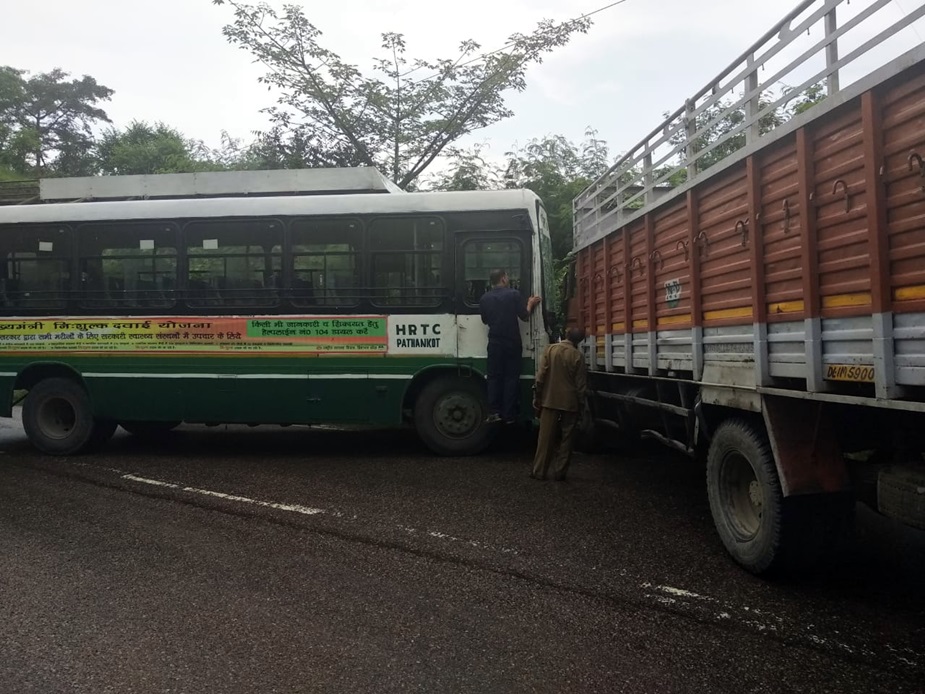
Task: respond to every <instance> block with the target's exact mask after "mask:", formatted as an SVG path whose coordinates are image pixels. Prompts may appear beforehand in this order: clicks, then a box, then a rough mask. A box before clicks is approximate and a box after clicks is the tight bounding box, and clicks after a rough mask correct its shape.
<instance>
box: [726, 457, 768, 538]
mask: <svg viewBox="0 0 925 694" xmlns="http://www.w3.org/2000/svg"><path fill="white" fill-rule="evenodd" d="M721 484H722V490H723V501H724V502H725V503H724V505H725V514H726V517H727V518H728V519H729V524H730V526H731V527H732V531H733V534H734V535H735V536H736V539H738V540H743V541H747V540H752V539H754V537H755V536H756V535H757V534H758V531H759V530H760V529H761V519H762V515H763V513H764V490H763V489H762V486H761V482H759V481H758V476H757V475H756V474H755V470H754V468H753V467H752V466H751V464H750V463H749V462H748V459H747V458H745V457H744V456H743V455H740V454H739V453H730V454H728V455H727V456H726V458H725V460H724V461H723V474H722V478H721Z"/></svg>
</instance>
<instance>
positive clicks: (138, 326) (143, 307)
mask: <svg viewBox="0 0 925 694" xmlns="http://www.w3.org/2000/svg"><path fill="white" fill-rule="evenodd" d="M306 173H307V172H306ZM314 173H315V174H316V180H317V179H318V176H319V175H321V174H320V172H314ZM335 174H338V175H341V176H343V174H344V171H343V170H341V171H337V170H333V171H332V172H330V173H329V174H326V175H328V176H333V175H335ZM198 176H200V178H199V181H200V183H201V181H202V177H201V175H198ZM209 176H212V177H214V178H213V179H212V183H213V185H211V187H210V186H205V187H206V188H211V189H212V190H215V189H217V188H220V187H221V186H220V185H218V186H217V185H216V181H217V182H219V183H220V182H221V180H222V178H221V177H222V174H210V175H209ZM237 176H238V178H237V179H235V180H239V181H240V180H241V179H240V174H237ZM261 176H262V177H263V178H265V177H266V176H267V172H262V173H261ZM116 178H117V177H113V181H112V182H111V183H110V185H111V186H113V189H114V190H115V189H119V190H120V191H121V193H120V194H123V195H124V194H125V189H127V188H131V187H132V185H135V186H136V187H137V188H138V189H139V190H145V191H151V190H154V189H157V187H158V186H157V185H155V184H154V183H153V182H152V181H153V180H154V179H158V178H160V177H126V178H136V179H141V178H145V179H147V180H146V181H145V182H144V184H143V185H142V183H141V182H139V181H136V182H134V183H132V185H128V184H125V183H123V184H121V187H120V186H119V185H117V183H118V181H117V180H116ZM74 180H75V181H78V182H79V181H84V182H86V181H88V180H91V181H93V186H94V190H95V191H96V192H97V193H98V192H99V190H100V188H101V186H104V185H105V184H106V183H107V182H106V181H105V180H103V179H74ZM176 180H179V179H178V177H177V176H174V183H175V182H176ZM60 184H61V182H60V181H59V182H57V185H60ZM162 187H163V186H162ZM168 187H169V186H168ZM303 187H304V186H303ZM331 187H332V186H331V185H329V186H328V187H327V188H324V186H321V187H319V186H317V185H316V186H315V187H314V189H313V190H311V191H309V192H311V193H314V194H299V195H292V194H290V195H278V194H270V195H265V194H264V195H263V196H260V197H243V196H241V195H234V194H232V195H230V196H226V197H221V198H218V197H213V198H206V199H193V198H189V197H187V198H185V199H183V198H181V199H147V200H145V199H141V200H137V199H136V200H120V201H92V202H69V203H57V202H51V203H45V204H33V205H15V206H7V207H0V253H2V263H0V391H2V393H3V397H2V403H3V404H2V406H0V415H2V416H6V417H10V416H12V408H13V395H14V391H19V390H27V391H28V393H27V395H26V397H25V401H24V404H23V424H24V428H25V431H26V433H27V435H28V437H29V440H30V441H31V442H32V444H33V445H34V446H35V447H36V448H38V449H39V450H41V451H43V452H45V453H48V454H56V455H69V454H75V453H79V452H82V451H86V450H88V449H91V448H93V447H96V446H98V445H100V444H101V443H103V442H105V441H106V440H108V438H109V437H110V436H111V435H112V434H113V432H114V431H115V428H116V426H117V425H121V426H122V427H124V428H125V429H126V430H128V431H129V432H132V433H135V434H145V433H148V434H150V433H154V432H160V431H166V430H169V429H171V428H173V427H175V426H177V425H178V424H179V423H180V422H188V423H206V424H212V423H248V424H284V425H288V424H313V423H322V422H325V423H351V424H373V425H399V424H402V423H404V422H412V423H413V425H414V426H415V428H416V429H417V431H418V433H419V435H420V437H421V439H422V440H423V442H424V443H425V444H426V445H427V446H428V447H429V448H430V449H432V450H433V451H434V452H436V453H438V454H443V455H469V454H474V453H477V452H479V451H481V450H483V449H484V448H485V446H486V445H487V444H488V443H489V441H490V439H491V435H492V427H491V426H490V425H487V424H485V419H486V416H487V407H486V398H485V392H486V391H485V385H484V374H485V372H486V369H485V361H486V359H485V358H486V346H487V337H486V335H487V333H486V327H485V326H484V325H483V324H482V323H481V320H480V317H479V310H478V301H479V298H480V296H481V295H482V294H483V293H484V292H485V291H486V290H487V288H488V276H489V273H490V271H491V269H492V268H494V267H502V268H506V269H507V270H508V271H509V274H510V276H511V278H512V281H513V283H514V284H515V285H516V286H518V287H519V288H520V290H521V291H522V292H523V293H524V295H529V294H530V293H540V292H542V293H543V295H544V296H545V297H547V298H549V297H551V296H552V290H551V283H552V279H553V278H552V272H551V258H550V248H551V246H550V243H549V232H548V229H547V225H546V221H545V220H546V217H545V213H544V211H543V207H542V204H541V202H540V200H539V199H538V198H537V197H536V196H535V195H534V194H533V193H532V192H530V191H525V190H508V191H493V192H459V193H404V192H392V191H383V192H386V194H369V193H368V192H366V193H357V192H342V190H343V186H340V184H337V185H336V186H333V187H339V188H341V190H340V191H338V192H337V193H336V194H330V189H331ZM247 190H248V191H249V190H250V189H249V188H247ZM227 192H228V191H225V193H226V194H227ZM276 192H280V191H276ZM319 193H320V194H319ZM546 321H547V316H546V315H545V314H544V312H542V311H535V312H534V313H533V315H532V316H531V318H530V321H529V322H527V323H525V324H524V325H523V338H524V353H523V368H522V374H523V375H522V384H523V387H522V394H523V396H524V398H523V401H522V405H521V416H522V417H523V418H525V419H532V412H531V410H530V408H529V406H528V401H527V399H526V398H527V395H528V393H529V384H530V380H531V379H532V378H533V374H534V372H535V359H536V358H537V357H538V355H540V354H541V353H542V349H543V348H544V347H545V345H546V344H547V343H548V332H547V323H546Z"/></svg>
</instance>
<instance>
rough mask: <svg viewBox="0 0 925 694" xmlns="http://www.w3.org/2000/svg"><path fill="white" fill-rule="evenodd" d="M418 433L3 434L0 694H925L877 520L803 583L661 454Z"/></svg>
mask: <svg viewBox="0 0 925 694" xmlns="http://www.w3.org/2000/svg"><path fill="white" fill-rule="evenodd" d="M531 445H532V444H531V441H530V439H529V437H525V436H522V435H513V434H512V435H511V436H509V437H508V438H507V439H505V440H503V441H500V442H499V443H498V445H497V446H496V448H495V449H494V450H493V451H492V453H491V454H489V455H486V456H482V457H479V458H473V459H444V458H434V457H432V456H430V455H428V454H427V453H426V452H425V451H424V450H423V449H422V448H421V446H420V445H419V444H418V442H417V440H416V439H415V437H414V436H413V435H412V434H410V433H408V432H378V431H377V432H343V431H334V430H327V431H325V430H321V431H319V430H306V429H297V428H289V429H279V428H263V427H260V428H256V429H247V428H244V427H241V428H227V429H226V428H213V429H207V428H203V427H185V428H183V429H182V430H180V431H177V432H175V433H174V434H172V435H170V436H165V437H162V438H161V439H160V440H158V441H156V442H154V443H142V442H140V441H138V440H137V439H134V438H133V437H130V436H128V435H125V434H124V433H122V434H121V435H117V436H116V438H115V439H114V440H113V441H112V442H111V443H110V444H109V445H108V446H107V447H106V448H105V449H104V450H103V451H101V452H100V453H98V454H95V455H93V456H86V457H81V458H76V459H67V460H62V459H56V458H51V457H47V456H42V455H39V454H37V453H35V452H34V451H33V450H32V449H31V448H30V447H29V445H28V443H27V442H26V441H25V438H24V436H23V434H22V430H21V428H20V427H19V426H18V424H17V423H16V422H10V421H9V420H3V426H2V429H0V615H2V618H0V692H10V693H13V692H16V693H17V694H18V693H23V694H25V693H27V692H41V693H42V694H47V693H50V692H94V693H97V692H119V693H122V692H261V693H264V692H316V691H318V692H392V691H402V692H405V691H408V692H440V693H443V692H557V693H558V692H624V691H625V692H735V693H736V694H738V693H740V692H765V691H766V692H778V691H780V692H793V691H807V692H809V691H811V692H826V691H831V692H843V691H844V692H847V691H851V692H860V691H864V692H890V693H893V692H913V691H920V690H921V686H922V683H923V682H925V591H922V589H921V586H922V577H923V576H925V535H923V534H922V533H916V532H913V531H909V530H903V529H901V528H897V527H895V526H894V525H893V524H892V523H890V522H889V521H887V520H885V519H882V518H879V517H877V516H875V515H873V514H870V513H862V514H861V517H860V522H859V537H858V541H857V544H856V545H855V546H854V547H853V548H851V550H850V551H848V552H847V553H846V554H845V555H844V556H843V557H842V558H841V559H840V560H839V562H838V563H837V564H836V565H833V566H832V567H830V569H829V570H828V571H827V572H825V573H822V574H820V575H817V576H814V577H812V578H810V579H808V580H805V581H804V582H802V583H799V584H792V583H791V584H784V583H773V582H768V581H763V580H759V579H756V578H753V577H751V576H749V575H747V574H745V573H744V572H742V571H741V570H739V569H738V568H737V567H736V566H734V565H733V564H732V563H731V561H730V560H729V559H728V558H727V557H726V555H725V553H724V551H723V549H722V547H721V545H720V543H719V541H718V539H717V538H716V536H715V534H714V532H713V529H712V523H711V521H710V517H709V510H708V507H707V503H706V500H705V493H704V489H703V482H702V476H703V475H702V470H701V469H700V468H699V467H698V466H697V465H696V464H694V463H691V462H690V461H688V460H685V459H682V458H679V457H675V456H673V455H672V454H668V453H664V452H662V451H660V450H659V449H653V450H652V451H651V452H649V451H647V452H645V454H640V455H638V456H636V457H633V458H623V459H619V460H618V459H615V458H613V457H604V456H581V457H579V458H578V459H577V460H576V465H575V468H574V472H573V475H572V479H571V481H570V482H568V483H567V484H564V485H562V484H553V483H539V482H535V481H533V480H530V479H529V478H528V477H527V469H528V460H529V457H530V450H529V449H530V446H531Z"/></svg>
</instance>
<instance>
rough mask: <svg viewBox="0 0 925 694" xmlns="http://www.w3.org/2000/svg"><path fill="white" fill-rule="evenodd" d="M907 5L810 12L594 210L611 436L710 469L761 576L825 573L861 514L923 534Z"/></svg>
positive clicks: (649, 152)
mask: <svg viewBox="0 0 925 694" xmlns="http://www.w3.org/2000/svg"><path fill="white" fill-rule="evenodd" d="M912 5H918V6H917V7H915V8H914V9H912V8H911V6H912ZM905 7H906V11H905V12H902V11H900V10H899V9H898V8H897V6H896V5H895V4H891V3H890V2H884V1H881V0H864V1H862V2H858V1H857V0H856V1H855V2H853V3H851V4H850V5H848V4H846V3H845V2H843V0H810V1H807V2H802V3H800V4H799V5H798V6H797V7H796V8H795V9H794V10H793V11H792V12H791V13H790V14H789V15H788V16H787V17H785V18H784V19H783V20H782V21H781V22H780V23H779V24H777V25H776V26H775V27H773V28H772V29H771V30H770V31H769V32H768V33H767V34H766V35H765V36H764V37H762V39H760V40H759V41H758V42H757V43H756V44H755V45H754V46H752V47H751V48H750V49H749V50H748V51H746V52H745V54H744V55H743V56H741V57H740V58H739V59H738V60H737V61H735V62H734V63H733V64H732V65H730V66H729V67H728V68H727V69H726V70H725V71H724V72H723V73H721V74H720V75H719V76H717V77H716V78H715V79H713V80H711V81H710V82H709V83H708V84H707V86H705V87H704V89H703V90H701V91H700V92H699V93H698V94H696V95H695V96H694V97H692V98H691V99H688V100H687V101H686V102H685V104H684V105H683V106H682V107H681V108H680V109H678V110H677V111H676V112H675V113H673V114H670V115H668V117H667V118H666V120H665V121H664V122H663V123H661V124H660V125H659V126H658V127H657V128H656V129H654V130H653V131H652V133H651V134H650V135H649V136H647V137H646V138H645V139H644V140H643V141H642V142H641V143H639V144H638V145H637V146H636V147H634V148H633V149H631V150H630V151H629V152H628V153H627V154H626V155H625V156H623V157H622V158H621V159H620V160H619V161H618V162H617V163H616V164H615V165H614V167H612V168H611V169H610V170H609V171H608V172H607V173H606V174H605V175H603V176H602V177H601V178H600V179H599V180H597V181H595V182H594V183H593V184H592V185H591V186H589V187H588V188H587V189H586V190H585V191H584V192H583V193H582V194H581V195H580V196H579V197H578V198H577V199H576V200H575V202H574V242H575V243H574V250H573V252H572V256H571V257H572V259H573V268H572V270H573V275H572V281H571V282H570V283H569V284H570V286H571V288H572V289H571V301H570V315H569V321H570V322H571V323H572V324H573V325H578V326H581V327H584V328H585V329H586V331H587V334H588V338H587V340H586V342H585V345H584V352H585V355H586V358H587V361H588V365H589V369H590V374H589V379H590V385H591V391H592V392H591V410H592V418H593V422H594V437H595V439H596V440H599V441H602V442H604V443H607V442H609V443H623V442H628V441H631V440H632V439H634V438H636V437H639V436H643V437H648V438H654V439H657V440H659V441H661V442H663V443H665V444H667V445H669V446H671V447H673V448H676V449H678V450H680V451H683V452H685V453H687V454H689V455H691V456H698V457H702V458H705V460H706V478H707V492H708V496H709V501H710V508H711V511H712V515H713V518H714V521H715V524H716V528H717V531H718V533H719V535H720V538H721V539H722V541H723V543H724V545H725V546H726V548H727V550H728V551H729V552H730V554H731V555H732V556H733V557H734V558H735V560H736V561H738V562H739V563H740V564H742V565H743V566H744V567H745V568H747V569H748V570H750V571H752V572H755V573H764V572H767V571H771V570H775V569H779V568H783V567H789V566H792V565H793V564H803V563H804V562H805V561H806V560H807V559H816V558H818V557H819V556H820V552H824V550H826V549H828V548H830V547H832V546H833V545H834V544H835V542H836V540H837V538H838V537H839V536H840V534H841V532H842V531H843V530H844V529H845V528H846V526H847V525H848V524H850V521H851V519H852V515H853V511H854V508H855V503H856V501H857V500H861V501H866V502H868V503H870V504H871V505H872V506H873V507H874V508H876V509H878V510H879V511H880V512H881V513H883V514H885V515H887V516H890V517H892V518H895V519H897V520H899V521H902V522H904V523H906V524H909V525H912V526H916V527H919V528H925V467H923V457H922V451H923V450H925V47H923V45H922V40H921V36H922V34H923V29H922V28H921V27H922V21H921V18H922V17H923V15H925V3H923V2H921V1H919V2H917V3H906V5H905ZM784 84H789V85H790V86H791V87H793V86H794V85H796V86H795V88H785V87H783V86H782V85H784ZM794 104H799V107H797V108H794V107H793V105H794Z"/></svg>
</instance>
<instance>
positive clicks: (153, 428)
mask: <svg viewBox="0 0 925 694" xmlns="http://www.w3.org/2000/svg"><path fill="white" fill-rule="evenodd" d="M119 426H121V427H122V428H123V429H125V430H126V431H127V432H128V433H130V434H131V435H132V436H137V437H138V438H153V437H155V436H157V435H159V434H166V433H167V432H168V431H172V430H173V429H176V428H177V427H178V426H180V422H178V421H177V422H119Z"/></svg>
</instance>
